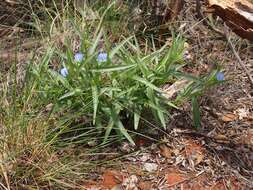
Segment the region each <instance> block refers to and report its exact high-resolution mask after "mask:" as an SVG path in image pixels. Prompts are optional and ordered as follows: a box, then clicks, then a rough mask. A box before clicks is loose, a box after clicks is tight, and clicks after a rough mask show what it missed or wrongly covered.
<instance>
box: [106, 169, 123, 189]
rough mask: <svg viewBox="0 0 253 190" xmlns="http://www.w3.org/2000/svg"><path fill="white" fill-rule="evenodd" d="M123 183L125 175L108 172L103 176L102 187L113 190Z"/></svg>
mask: <svg viewBox="0 0 253 190" xmlns="http://www.w3.org/2000/svg"><path fill="white" fill-rule="evenodd" d="M122 181H123V175H122V174H120V172H117V171H112V170H107V171H105V172H104V174H103V182H102V186H103V187H104V188H107V189H112V188H114V187H115V186H117V185H118V184H121V183H122Z"/></svg>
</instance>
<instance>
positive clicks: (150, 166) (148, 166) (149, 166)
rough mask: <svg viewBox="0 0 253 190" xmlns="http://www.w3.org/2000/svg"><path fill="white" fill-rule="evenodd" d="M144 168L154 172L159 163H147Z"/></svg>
mask: <svg viewBox="0 0 253 190" xmlns="http://www.w3.org/2000/svg"><path fill="white" fill-rule="evenodd" d="M143 168H144V170H146V171H148V172H154V171H156V170H157V169H158V165H157V164H155V163H145V164H144V166H143Z"/></svg>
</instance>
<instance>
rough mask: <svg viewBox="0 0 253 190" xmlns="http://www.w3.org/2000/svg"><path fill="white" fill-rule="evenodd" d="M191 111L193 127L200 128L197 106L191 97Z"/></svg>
mask: <svg viewBox="0 0 253 190" xmlns="http://www.w3.org/2000/svg"><path fill="white" fill-rule="evenodd" d="M192 111H193V121H194V127H195V128H199V127H200V126H201V121H200V111H199V105H198V100H197V97H196V96H194V97H192Z"/></svg>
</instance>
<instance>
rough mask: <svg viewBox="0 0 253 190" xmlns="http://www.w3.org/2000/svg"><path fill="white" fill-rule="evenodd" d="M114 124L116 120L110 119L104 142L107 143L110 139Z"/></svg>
mask: <svg viewBox="0 0 253 190" xmlns="http://www.w3.org/2000/svg"><path fill="white" fill-rule="evenodd" d="M113 126H114V121H113V120H112V119H110V121H109V123H108V125H107V127H106V131H105V136H104V141H103V143H106V142H107V140H108V137H109V135H110V134H111V131H112V128H113Z"/></svg>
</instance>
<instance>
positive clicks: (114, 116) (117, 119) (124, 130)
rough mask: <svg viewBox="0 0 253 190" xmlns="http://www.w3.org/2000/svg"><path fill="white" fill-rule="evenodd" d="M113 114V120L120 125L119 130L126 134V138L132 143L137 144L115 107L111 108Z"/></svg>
mask: <svg viewBox="0 0 253 190" xmlns="http://www.w3.org/2000/svg"><path fill="white" fill-rule="evenodd" d="M111 116H112V118H113V121H114V123H115V125H116V126H117V127H118V129H119V131H120V132H121V134H122V135H124V136H125V138H126V139H127V140H128V141H129V142H130V143H131V144H132V145H135V143H134V141H133V139H132V137H131V136H130V135H129V134H128V132H127V130H126V129H125V127H124V125H123V124H122V122H121V121H120V119H119V117H118V115H117V113H116V111H115V110H114V108H112V109H111Z"/></svg>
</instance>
